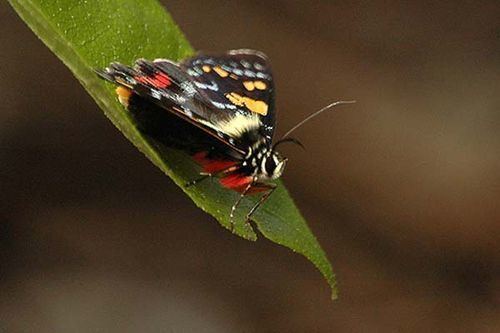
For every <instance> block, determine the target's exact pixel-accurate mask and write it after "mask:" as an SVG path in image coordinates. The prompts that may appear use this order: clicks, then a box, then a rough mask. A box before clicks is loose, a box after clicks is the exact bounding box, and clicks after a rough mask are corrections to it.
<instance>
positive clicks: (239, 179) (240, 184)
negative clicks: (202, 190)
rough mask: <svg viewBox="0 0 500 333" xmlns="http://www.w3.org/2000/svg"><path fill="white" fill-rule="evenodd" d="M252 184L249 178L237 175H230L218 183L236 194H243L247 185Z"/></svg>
mask: <svg viewBox="0 0 500 333" xmlns="http://www.w3.org/2000/svg"><path fill="white" fill-rule="evenodd" d="M251 182H252V177H251V176H246V175H239V174H231V175H229V176H226V177H224V178H221V179H220V183H221V185H222V186H224V187H226V188H230V189H231V190H234V191H237V192H243V191H244V190H245V189H246V187H247V186H248V184H250V183H251Z"/></svg>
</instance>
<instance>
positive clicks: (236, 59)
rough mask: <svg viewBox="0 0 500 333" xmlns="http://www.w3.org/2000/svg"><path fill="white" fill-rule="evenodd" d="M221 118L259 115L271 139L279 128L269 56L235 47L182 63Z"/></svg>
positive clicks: (262, 128) (262, 129) (265, 133)
mask: <svg viewBox="0 0 500 333" xmlns="http://www.w3.org/2000/svg"><path fill="white" fill-rule="evenodd" d="M181 67H182V68H183V69H184V70H185V71H186V72H187V73H188V74H189V75H190V76H191V77H192V79H193V80H194V83H195V85H196V87H197V89H198V91H199V94H200V95H201V96H203V100H204V101H205V102H207V103H209V104H211V105H213V106H214V107H215V108H216V109H217V110H218V111H223V112H217V115H220V118H222V119H225V118H226V117H231V118H232V117H234V116H236V115H238V116H244V117H248V118H253V117H255V116H257V117H258V119H259V122H260V123H261V129H260V131H261V132H262V134H263V135H264V137H265V138H266V140H267V141H268V142H271V141H272V137H273V133H274V128H275V116H276V115H275V109H274V85H273V78H272V74H271V69H270V66H269V63H268V61H267V57H266V56H265V55H264V54H263V53H261V52H258V51H254V50H247V49H243V50H232V51H229V52H227V53H226V54H225V55H222V56H211V55H203V54H201V55H198V56H196V57H193V58H190V59H187V60H186V61H184V62H183V63H181Z"/></svg>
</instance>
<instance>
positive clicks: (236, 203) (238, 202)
mask: <svg viewBox="0 0 500 333" xmlns="http://www.w3.org/2000/svg"><path fill="white" fill-rule="evenodd" d="M254 184H255V178H254V179H253V180H252V181H251V182H249V183H248V185H247V186H246V187H245V189H244V190H243V191H242V192H241V194H240V197H239V198H238V200H236V202H235V203H234V205H233V207H231V213H230V214H229V219H230V222H231V226H230V230H231V232H233V231H234V212H235V211H236V208H238V206H239V205H240V203H241V200H243V198H244V197H245V195H247V193H248V191H250V189H251V188H252V186H253V185H254Z"/></svg>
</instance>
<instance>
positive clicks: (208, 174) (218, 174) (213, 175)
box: [186, 166, 237, 187]
mask: <svg viewBox="0 0 500 333" xmlns="http://www.w3.org/2000/svg"><path fill="white" fill-rule="evenodd" d="M236 170H237V167H235V166H231V167H229V168H226V169H223V170H220V171H217V172H213V173H206V172H200V176H201V177H199V178H196V179H193V180H192V181H190V182H188V183H186V187H191V186H194V185H196V184H198V183H199V182H201V181H203V180H205V179H208V178H212V177H217V176H220V175H223V174H225V173H229V172H233V171H236Z"/></svg>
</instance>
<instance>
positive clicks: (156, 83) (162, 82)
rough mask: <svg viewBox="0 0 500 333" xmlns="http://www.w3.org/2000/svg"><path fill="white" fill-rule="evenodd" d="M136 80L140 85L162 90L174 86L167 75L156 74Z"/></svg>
mask: <svg viewBox="0 0 500 333" xmlns="http://www.w3.org/2000/svg"><path fill="white" fill-rule="evenodd" d="M135 79H136V80H137V81H139V82H140V83H143V84H147V85H151V86H153V87H155V88H161V89H164V88H167V87H168V86H170V85H171V84H172V81H170V78H169V77H168V75H167V74H165V73H156V74H155V75H154V76H137V77H136V78H135Z"/></svg>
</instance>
